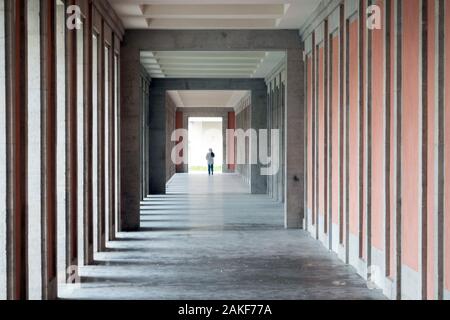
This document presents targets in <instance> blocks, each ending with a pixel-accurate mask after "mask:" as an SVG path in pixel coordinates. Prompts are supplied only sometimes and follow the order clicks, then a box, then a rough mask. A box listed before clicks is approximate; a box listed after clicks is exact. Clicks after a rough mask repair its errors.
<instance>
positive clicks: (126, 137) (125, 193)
mask: <svg viewBox="0 0 450 320" xmlns="http://www.w3.org/2000/svg"><path fill="white" fill-rule="evenodd" d="M140 71H141V66H140V54H139V49H138V48H137V47H134V46H133V45H132V44H130V43H127V41H126V39H125V41H124V43H123V46H122V50H121V111H120V113H121V128H120V145H121V150H120V156H121V168H120V178H121V184H122V185H121V188H120V189H121V194H120V203H121V208H120V226H119V230H120V231H136V230H139V227H140V219H139V211H140V181H141V177H140V174H141V173H140V172H141V167H140V159H141V158H140V154H139V150H140V130H139V128H140V126H141V110H140V106H141V90H140V88H141V84H140V79H141V78H140V77H139V74H140Z"/></svg>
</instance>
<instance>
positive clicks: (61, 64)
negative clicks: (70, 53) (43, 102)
mask: <svg viewBox="0 0 450 320" xmlns="http://www.w3.org/2000/svg"><path fill="white" fill-rule="evenodd" d="M55 1H56V3H57V7H56V19H57V21H56V51H57V52H58V54H57V55H56V59H57V61H56V64H57V66H56V86H57V89H56V90H57V135H56V139H57V147H56V152H57V164H56V166H57V167H56V170H57V173H56V174H57V179H56V183H57V191H56V192H57V210H58V213H57V226H58V227H57V237H58V240H57V241H58V250H57V255H58V282H59V283H65V279H66V276H65V275H66V241H67V240H66V170H67V158H66V147H67V145H66V139H67V134H66V55H65V54H64V52H65V37H66V27H65V26H66V25H65V12H64V11H65V9H64V4H63V3H62V2H61V0H55Z"/></svg>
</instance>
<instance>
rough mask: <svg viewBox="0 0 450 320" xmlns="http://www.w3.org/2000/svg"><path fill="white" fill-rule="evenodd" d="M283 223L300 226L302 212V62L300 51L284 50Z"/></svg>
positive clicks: (303, 168) (288, 225) (303, 145)
mask: <svg viewBox="0 0 450 320" xmlns="http://www.w3.org/2000/svg"><path fill="white" fill-rule="evenodd" d="M286 59H287V62H286V63H287V67H286V76H287V83H286V113H285V123H286V131H285V141H286V148H285V150H284V152H285V159H286V179H285V181H286V184H285V194H286V202H285V227H286V228H292V229H296V228H297V229H298V228H303V220H304V214H305V208H304V201H303V199H304V193H305V186H304V180H305V166H304V164H305V159H304V158H305V153H304V150H305V138H304V130H303V129H302V128H303V127H304V124H305V120H304V114H305V112H304V109H305V105H304V102H305V99H304V65H303V59H302V51H301V50H297V49H289V50H287V58H286Z"/></svg>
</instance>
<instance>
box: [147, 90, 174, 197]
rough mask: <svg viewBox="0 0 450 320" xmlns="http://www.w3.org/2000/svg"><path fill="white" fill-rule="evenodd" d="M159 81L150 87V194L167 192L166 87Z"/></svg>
mask: <svg viewBox="0 0 450 320" xmlns="http://www.w3.org/2000/svg"><path fill="white" fill-rule="evenodd" d="M156 82H157V81H154V82H153V83H152V87H151V89H150V103H149V105H150V108H149V119H148V121H149V142H148V146H149V150H148V151H149V160H148V161H149V177H150V183H149V194H165V193H166V182H167V181H166V178H167V176H166V161H167V159H166V143H170V141H167V139H168V138H169V137H167V132H166V88H165V87H164V86H159V85H158V84H157V83H156Z"/></svg>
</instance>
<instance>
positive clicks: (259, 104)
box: [250, 80, 267, 194]
mask: <svg viewBox="0 0 450 320" xmlns="http://www.w3.org/2000/svg"><path fill="white" fill-rule="evenodd" d="M250 123H251V126H250V127H251V128H252V129H254V130H256V131H257V132H259V130H260V129H267V87H266V85H265V83H264V82H263V81H262V80H261V81H260V83H258V86H255V87H254V89H253V90H252V102H251V111H250ZM258 136H259V135H258ZM258 138H259V137H258ZM251 143H257V144H258V155H259V145H260V143H259V139H258V141H255V142H253V141H252V142H251ZM262 167H263V166H262V165H261V163H260V161H259V156H258V163H257V164H252V165H251V166H250V170H251V171H250V177H251V178H250V187H251V193H252V194H266V193H267V176H263V175H261V168H262ZM264 167H265V166H264Z"/></svg>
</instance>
